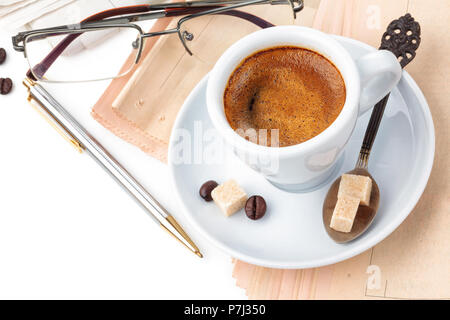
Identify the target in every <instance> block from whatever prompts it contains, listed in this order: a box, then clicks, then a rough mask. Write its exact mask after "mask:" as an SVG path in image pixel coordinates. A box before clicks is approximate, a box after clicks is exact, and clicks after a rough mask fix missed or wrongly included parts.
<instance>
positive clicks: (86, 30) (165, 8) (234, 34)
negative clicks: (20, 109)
mask: <svg viewBox="0 0 450 320" xmlns="http://www.w3.org/2000/svg"><path fill="white" fill-rule="evenodd" d="M267 4H270V5H271V6H267ZM237 9H239V10H237ZM302 9H303V1H302V0H300V1H293V0H252V1H238V0H232V1H215V0H208V1H192V2H180V3H169V4H154V5H138V6H130V7H121V8H115V9H111V10H107V11H103V12H100V13H97V14H95V15H93V16H91V17H89V18H87V19H85V20H84V21H82V22H81V23H79V24H72V25H64V26H59V27H53V28H46V29H39V30H32V31H27V32H20V33H18V34H17V35H16V36H14V37H13V38H12V41H13V46H14V49H15V50H16V51H19V52H23V53H24V56H25V58H26V59H27V60H28V63H29V66H30V70H29V72H28V76H29V77H31V78H33V79H34V80H37V81H44V82H84V81H96V80H106V79H114V78H118V77H121V76H124V75H126V74H127V73H128V72H130V71H131V69H132V68H133V66H134V65H135V64H137V63H138V62H139V61H140V60H141V56H142V50H143V46H144V42H145V39H147V38H152V37H158V36H164V35H172V34H173V35H177V36H178V37H177V38H178V39H179V41H178V42H177V43H178V45H181V46H182V47H183V48H184V50H185V53H187V54H189V55H193V56H194V57H196V58H197V59H200V60H202V61H204V62H206V63H214V61H215V59H216V58H217V56H214V55H210V54H209V51H214V53H215V54H216V55H217V52H220V51H221V50H216V49H217V47H223V50H225V49H226V47H228V46H229V45H231V44H232V43H233V42H234V41H236V40H238V39H239V38H241V37H243V36H245V35H246V34H248V33H251V32H253V31H255V30H257V29H259V28H267V27H271V26H273V25H275V24H277V25H279V24H292V23H293V21H294V19H295V18H296V14H297V13H298V12H299V11H301V10H302ZM173 17H181V18H180V19H179V20H178V21H172V22H171V23H170V24H169V27H168V28H166V29H165V30H161V31H157V32H150V33H145V32H143V30H142V28H141V27H140V26H139V25H137V24H135V23H136V22H140V21H146V20H153V19H161V18H173ZM174 45H175V44H174ZM211 46H214V49H215V50H208V48H211ZM130 56H131V57H132V58H129V57H130ZM127 58H128V59H127ZM125 61H128V62H127V63H125V65H124V62H125Z"/></svg>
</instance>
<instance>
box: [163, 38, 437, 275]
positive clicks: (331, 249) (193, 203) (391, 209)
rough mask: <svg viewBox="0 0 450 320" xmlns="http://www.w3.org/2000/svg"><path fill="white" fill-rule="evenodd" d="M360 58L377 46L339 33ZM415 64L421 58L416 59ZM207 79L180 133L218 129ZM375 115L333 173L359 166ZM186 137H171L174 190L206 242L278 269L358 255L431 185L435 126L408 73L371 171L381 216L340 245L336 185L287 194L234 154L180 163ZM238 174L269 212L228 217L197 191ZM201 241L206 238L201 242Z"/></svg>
mask: <svg viewBox="0 0 450 320" xmlns="http://www.w3.org/2000/svg"><path fill="white" fill-rule="evenodd" d="M337 39H338V40H339V41H340V42H341V43H342V44H343V45H344V47H345V48H346V49H348V50H349V52H350V53H351V55H352V56H353V57H354V58H357V57H359V56H361V55H363V54H365V53H367V52H369V51H372V50H375V49H374V48H372V47H370V46H368V45H366V44H363V43H361V42H359V41H355V40H351V39H348V38H343V37H337ZM413 63H414V62H413ZM206 83H207V77H205V78H204V79H203V80H202V81H201V82H200V83H199V84H198V85H197V87H196V88H195V89H194V91H193V92H192V93H191V94H190V96H189V97H188V98H187V100H186V102H185V103H184V105H183V107H182V109H181V111H180V113H179V115H178V118H177V120H176V122H175V125H174V130H180V129H183V130H185V132H186V133H188V134H191V135H192V136H194V133H193V132H194V123H195V122H196V123H197V125H198V123H199V122H197V121H201V124H202V126H203V130H207V129H208V128H211V127H212V124H211V121H210V119H209V116H208V113H207V110H206V105H205V90H206ZM369 118H370V112H368V113H366V114H365V115H364V116H362V117H361V118H360V119H359V121H358V123H357V125H356V128H355V131H354V133H353V135H352V137H351V139H350V141H349V143H348V146H347V148H346V150H345V155H344V157H343V163H342V165H341V167H340V168H338V170H337V172H335V173H334V174H333V177H332V180H331V181H333V180H334V179H335V178H336V177H337V176H338V175H339V174H342V173H343V172H346V171H349V170H351V169H353V167H354V165H355V162H356V159H357V156H358V152H359V148H360V146H361V143H362V139H363V136H364V132H365V129H366V125H367V122H368V121H369ZM177 139H179V138H177V137H174V135H172V138H171V142H170V146H169V166H170V171H171V175H172V180H173V186H174V191H175V194H176V196H177V198H178V200H179V202H180V204H181V207H182V208H183V211H184V214H185V215H186V217H187V219H188V221H189V222H190V223H191V224H192V225H193V226H195V228H196V229H197V230H198V232H200V233H201V234H202V235H203V236H205V238H206V239H208V240H209V241H211V242H212V243H213V244H215V245H216V246H217V247H219V248H221V249H222V250H224V251H225V252H227V253H229V254H230V255H231V256H233V257H235V258H237V259H240V260H243V261H246V262H249V263H252V264H256V265H261V266H266V267H273V268H311V267H318V266H323V265H328V264H333V263H336V262H339V261H342V260H345V259H348V258H350V257H353V256H355V255H357V254H359V253H361V252H363V251H365V250H367V249H369V248H371V247H373V246H374V245H376V244H377V243H378V242H380V241H381V240H383V239H384V238H385V237H387V236H388V235H389V234H390V233H391V232H392V231H394V230H395V229H396V228H397V227H398V226H399V225H400V224H401V223H402V221H403V220H404V219H405V218H406V217H407V216H408V214H409V213H410V212H411V211H412V209H413V208H414V206H415V205H416V203H417V201H418V200H419V198H420V196H421V195H422V192H423V190H424V188H425V186H426V184H427V181H428V178H429V175H430V172H431V168H432V165H433V159H434V144H435V141H434V139H435V137H434V126H433V120H432V118H431V114H430V110H429V108H428V104H427V102H426V100H425V98H424V96H423V94H422V92H421V91H420V89H419V87H418V86H417V84H416V83H415V82H414V80H413V79H412V78H411V76H410V75H409V74H408V73H407V72H404V75H403V78H402V80H401V81H400V83H399V85H398V87H397V89H395V90H394V91H393V93H392V94H391V97H390V99H389V103H388V106H387V108H386V112H385V115H384V118H383V121H382V123H381V127H380V130H379V133H378V137H377V139H376V141H375V144H374V148H373V151H372V156H371V158H370V162H369V171H370V172H371V174H372V175H373V177H374V178H375V180H376V181H377V183H378V185H379V187H380V191H381V203H380V209H379V212H378V215H377V216H376V218H375V220H374V222H373V224H372V226H371V227H370V228H369V229H368V230H367V231H366V233H365V234H364V235H362V236H361V237H360V238H358V239H357V240H355V241H353V242H351V243H348V244H336V243H335V242H334V241H333V240H331V239H330V238H329V237H328V235H327V233H326V231H325V229H324V227H323V225H322V204H323V200H324V198H325V195H326V192H327V190H328V188H329V186H330V183H327V184H326V185H325V186H323V187H322V188H320V189H318V190H315V191H313V192H310V193H305V194H295V193H288V192H285V191H281V190H279V189H277V188H276V187H274V186H273V185H272V184H270V183H269V182H268V181H267V180H265V179H264V178H263V177H262V176H261V175H259V174H258V173H256V172H255V171H253V170H252V169H250V168H249V167H247V166H246V165H245V164H243V163H242V162H241V161H240V160H239V159H237V158H236V157H235V156H234V155H233V154H231V153H232V152H231V151H227V152H228V153H227V161H226V163H223V164H220V165H217V164H209V165H208V164H175V163H174V162H175V155H176V154H178V153H179V149H177V148H176V147H175V146H176V144H177V142H178V141H179V140H177ZM231 178H233V179H235V180H236V181H238V183H239V184H240V185H241V186H242V187H243V188H244V189H245V190H246V192H247V193H248V194H249V195H255V194H258V195H262V196H264V198H265V199H266V201H267V205H268V211H267V213H266V216H265V217H264V218H263V219H261V220H258V221H252V220H250V219H248V218H247V217H246V215H245V213H244V212H243V211H241V212H238V213H236V214H235V215H233V216H232V217H230V218H226V217H225V216H224V215H223V214H222V213H221V212H220V211H219V209H218V207H216V205H215V204H214V203H212V202H209V203H207V202H205V201H204V200H203V199H201V198H200V196H199V194H198V190H199V188H200V186H201V185H202V184H203V183H204V182H205V181H207V180H216V181H217V182H219V183H221V182H224V181H226V180H228V179H231ZM200 246H201V243H200Z"/></svg>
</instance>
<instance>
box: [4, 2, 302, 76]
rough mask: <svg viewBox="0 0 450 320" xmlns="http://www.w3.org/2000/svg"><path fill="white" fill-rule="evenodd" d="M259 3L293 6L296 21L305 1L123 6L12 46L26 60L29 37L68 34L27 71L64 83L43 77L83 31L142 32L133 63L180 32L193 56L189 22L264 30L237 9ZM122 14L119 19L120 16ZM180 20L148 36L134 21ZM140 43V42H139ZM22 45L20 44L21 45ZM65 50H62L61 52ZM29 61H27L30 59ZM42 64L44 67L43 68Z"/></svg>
mask: <svg viewBox="0 0 450 320" xmlns="http://www.w3.org/2000/svg"><path fill="white" fill-rule="evenodd" d="M258 4H271V5H278V4H282V5H289V4H290V5H291V7H292V11H293V15H294V19H295V18H296V14H297V13H298V12H300V11H301V10H302V9H303V8H304V3H303V0H250V1H248V0H244V1H243V0H229V1H218V0H205V1H193V2H189V1H187V2H178V3H169V4H154V5H137V6H128V7H120V8H114V9H110V10H106V11H102V12H99V13H97V14H94V15H93V16H90V17H88V18H87V19H85V20H83V21H82V22H81V23H78V24H70V25H63V26H58V27H52V28H44V29H37V30H31V31H25V32H19V33H18V34H17V35H16V36H14V37H12V42H13V47H14V49H15V50H16V51H18V52H23V53H24V56H25V58H27V50H26V44H27V40H28V39H29V38H30V37H36V36H39V35H43V36H47V37H48V36H51V35H57V34H61V33H64V34H67V37H66V38H64V39H63V40H61V42H60V43H58V45H56V46H55V47H54V48H53V49H52V51H51V52H50V53H49V54H48V55H47V56H46V57H45V58H44V59H43V60H42V62H41V63H39V64H38V65H36V66H35V67H34V68H33V67H32V66H31V65H30V69H29V70H28V72H27V76H28V77H29V78H31V79H33V80H35V81H43V82H61V81H49V80H46V79H43V78H42V77H43V75H44V74H45V72H47V71H48V69H49V68H50V67H51V65H52V64H53V63H54V62H55V61H56V59H57V58H58V57H59V56H60V55H61V54H62V52H63V51H64V50H65V48H67V46H68V45H70V43H72V41H74V40H75V39H76V38H77V37H78V36H80V35H81V34H82V33H84V32H89V31H95V30H104V29H109V28H118V27H120V28H123V27H128V28H134V29H136V30H137V31H138V32H139V47H138V48H137V50H138V52H137V54H136V59H135V61H134V64H137V63H139V61H140V58H141V55H142V50H143V47H144V40H145V38H150V37H155V36H161V35H166V34H174V33H177V34H178V37H179V39H180V41H181V42H182V44H183V46H184V48H185V50H186V51H187V52H188V53H189V54H190V55H193V54H192V52H191V50H190V49H189V47H188V46H187V44H186V42H185V41H186V39H184V37H183V35H182V34H181V26H182V25H183V23H185V22H186V21H189V20H191V19H195V18H197V17H200V16H205V15H213V14H224V15H230V16H234V17H238V18H241V19H244V20H247V21H249V22H251V23H253V24H255V25H257V26H259V27H261V28H268V27H272V26H273V24H271V23H270V22H268V21H265V20H264V19H262V18H259V17H257V16H255V15H252V14H250V13H247V12H243V11H239V10H235V9H238V8H241V7H245V6H249V5H258ZM118 15H120V17H117V16H118ZM183 15H185V17H183V18H181V19H180V20H179V21H178V23H177V27H176V28H172V29H167V30H162V31H158V32H150V33H145V32H144V31H143V30H142V28H141V27H140V26H138V25H136V24H134V23H132V22H138V21H145V20H152V19H160V18H167V17H177V16H183ZM136 40H138V39H136ZM21 42H22V43H23V45H20V43H21ZM61 49H62V50H61ZM27 60H28V59H27ZM41 65H42V66H41ZM37 66H41V67H42V72H41V75H40V76H37V75H35V74H34V72H35V70H34V69H35V68H36V67H37ZM131 69H132V68H130V69H129V70H128V71H127V72H125V73H123V74H120V75H118V76H116V77H108V78H104V79H95V80H88V81H97V80H107V79H115V78H119V77H122V76H125V75H126V74H127V73H128V72H129V71H131ZM62 82H85V81H62Z"/></svg>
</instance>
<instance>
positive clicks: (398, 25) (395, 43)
mask: <svg viewBox="0 0 450 320" xmlns="http://www.w3.org/2000/svg"><path fill="white" fill-rule="evenodd" d="M420 40H421V39H420V25H419V23H418V22H416V21H415V20H414V18H413V17H412V16H411V15H410V14H409V13H408V14H406V15H404V16H402V17H400V18H399V19H397V20H394V21H392V22H391V23H390V24H389V26H388V27H387V30H386V32H385V33H384V34H383V38H382V40H381V46H380V49H384V50H389V51H391V52H392V53H394V54H395V56H396V57H397V58H398V60H399V62H400V65H401V66H402V68H404V67H405V66H406V65H408V64H409V63H410V62H411V61H412V60H413V59H414V57H415V56H416V50H417V49H418V48H419V45H420ZM388 99H389V94H388V95H387V96H386V97H384V98H383V99H382V100H381V101H380V102H378V103H377V104H376V105H375V107H374V108H373V111H372V115H371V117H370V121H369V124H368V126H367V129H366V133H365V136H364V140H363V144H362V147H361V150H360V152H359V157H358V161H357V162H356V167H355V169H354V170H352V171H349V172H347V173H348V174H355V175H363V176H368V177H370V178H371V179H372V193H371V196H370V206H368V207H367V206H361V205H360V206H359V208H358V212H357V214H356V217H355V220H354V223H353V227H352V230H351V231H350V232H349V233H345V232H339V231H336V230H334V229H332V228H330V221H331V217H332V215H333V210H334V207H335V206H336V202H337V193H338V190H339V183H340V181H341V177H339V178H338V179H337V180H336V181H335V182H334V183H333V184H332V185H331V188H330V190H329V191H328V194H327V196H326V198H325V201H324V204H323V224H324V227H325V230H326V231H327V233H328V235H329V236H330V237H331V238H332V239H333V240H334V241H335V242H337V243H345V242H349V241H352V240H354V239H356V238H358V237H359V236H360V235H362V234H363V233H364V231H366V230H367V228H369V226H370V225H371V223H372V221H373V219H374V218H375V215H376V214H377V211H378V206H379V203H380V189H379V187H378V185H377V183H376V182H375V179H374V178H373V177H372V176H371V175H370V173H369V171H368V162H369V156H370V151H371V149H372V145H373V142H374V141H375V137H376V135H377V132H378V128H379V126H380V122H381V119H382V117H383V113H384V109H385V107H386V104H387V101H388Z"/></svg>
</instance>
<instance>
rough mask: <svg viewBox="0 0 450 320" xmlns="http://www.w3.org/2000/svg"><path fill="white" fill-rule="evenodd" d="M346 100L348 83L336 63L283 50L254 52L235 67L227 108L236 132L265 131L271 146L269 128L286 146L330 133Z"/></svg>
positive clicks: (291, 49)
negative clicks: (346, 83)
mask: <svg viewBox="0 0 450 320" xmlns="http://www.w3.org/2000/svg"><path fill="white" fill-rule="evenodd" d="M345 99H346V89H345V83H344V80H343V79H342V76H341V74H340V72H339V71H338V69H337V68H336V67H335V66H334V64H333V63H332V62H330V61H329V60H328V59H327V58H325V57H324V56H322V55H320V54H319V53H316V52H314V51H311V50H308V49H304V48H300V47H293V46H283V47H275V48H270V49H266V50H262V51H259V52H256V53H254V54H253V55H251V56H249V57H248V58H246V59H245V60H244V61H243V62H242V63H241V64H240V65H239V67H237V68H236V70H235V71H234V72H233V74H232V75H231V77H230V79H229V80H228V85H227V87H226V89H225V93H224V108H225V115H226V117H227V120H228V122H229V124H230V125H231V127H232V128H233V129H234V130H235V131H237V132H241V133H242V132H243V131H246V130H248V129H256V130H261V129H266V130H267V131H268V137H267V138H268V139H267V141H269V145H270V132H271V129H278V130H279V133H278V134H279V142H278V143H279V146H280V147H286V146H291V145H295V144H299V143H302V142H305V141H307V140H309V139H311V138H313V137H315V136H317V135H318V134H320V133H321V132H322V131H324V130H325V129H326V128H328V127H329V126H330V125H331V124H332V123H333V122H334V120H336V118H337V117H338V115H339V113H340V112H341V110H342V107H343V106H344V104H345ZM241 135H242V134H241ZM258 143H259V144H263V143H265V141H264V142H263V143H261V142H259V141H258Z"/></svg>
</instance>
